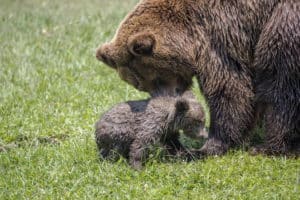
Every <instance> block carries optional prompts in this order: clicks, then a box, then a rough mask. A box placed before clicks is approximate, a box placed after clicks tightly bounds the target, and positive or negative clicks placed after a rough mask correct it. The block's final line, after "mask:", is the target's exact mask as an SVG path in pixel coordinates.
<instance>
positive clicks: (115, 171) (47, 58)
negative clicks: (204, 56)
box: [0, 0, 300, 199]
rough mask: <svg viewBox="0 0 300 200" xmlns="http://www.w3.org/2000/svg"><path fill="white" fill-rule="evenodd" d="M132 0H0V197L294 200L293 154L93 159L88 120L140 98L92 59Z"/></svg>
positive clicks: (298, 183) (299, 176) (299, 163)
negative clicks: (133, 161)
mask: <svg viewBox="0 0 300 200" xmlns="http://www.w3.org/2000/svg"><path fill="white" fill-rule="evenodd" d="M136 2H137V1H136V0H128V1H122V0H112V1H106V0H98V1H96V0H86V1H80V0H51V1H50V0H44V1H39V0H26V1H21V0H1V5H0V44H1V50H0V174H1V175H0V199H299V196H300V160H299V159H288V158H286V157H262V156H255V157H254V156H250V155H248V153H247V152H245V151H242V150H238V151H231V152H229V153H228V154H227V155H226V156H222V157H210V158H208V159H206V160H199V161H195V162H190V163H186V162H184V161H180V160H171V161H164V160H162V159H157V158H156V157H155V156H153V157H152V158H151V159H150V161H149V162H148V163H147V166H146V167H145V169H144V170H142V171H140V172H138V171H134V170H132V169H131V168H130V167H129V166H128V165H127V163H126V162H125V161H123V160H120V161H119V162H117V163H110V162H107V161H99V159H98V157H97V150H96V145H95V142H94V135H93V134H94V123H95V121H96V120H97V119H98V118H99V116H100V115H101V113H103V112H104V111H105V110H107V109H108V108H110V107H111V106H112V105H114V104H116V103H118V102H122V101H126V100H133V99H141V98H145V97H147V94H145V93H141V92H138V91H136V90H135V89H133V88H132V87H131V86H129V85H127V84H125V83H124V82H122V81H120V79H119V78H118V76H117V75H116V73H114V71H113V70H111V69H110V68H108V67H106V66H104V65H103V64H101V63H99V62H97V61H96V59H95V55H94V54H95V49H96V47H97V46H98V45H99V44H100V43H103V42H104V41H108V40H109V39H110V38H112V36H113V34H114V31H115V29H116V28H117V25H118V23H119V22H120V21H121V19H122V18H123V17H124V15H125V14H126V13H127V12H128V10H130V9H131V8H132V7H133V6H134V4H135V3H136ZM195 91H197V92H198V89H197V88H195ZM197 94H198V97H199V100H200V101H201V102H203V98H201V95H200V94H199V92H198V93H197Z"/></svg>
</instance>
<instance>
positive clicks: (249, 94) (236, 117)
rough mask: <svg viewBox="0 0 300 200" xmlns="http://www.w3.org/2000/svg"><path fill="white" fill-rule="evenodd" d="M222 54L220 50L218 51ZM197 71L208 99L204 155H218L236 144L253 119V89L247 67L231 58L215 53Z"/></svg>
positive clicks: (239, 141)
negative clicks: (208, 111)
mask: <svg viewBox="0 0 300 200" xmlns="http://www.w3.org/2000/svg"><path fill="white" fill-rule="evenodd" d="M221 55H223V56H224V54H221ZM207 57H208V58H209V59H208V60H209V62H208V63H206V64H205V65H202V66H205V67H204V69H202V70H201V72H199V73H198V81H199V84H200V86H201V88H202V90H203V91H202V92H203V94H204V96H205V97H206V99H207V101H208V105H209V108H210V114H211V125H210V131H209V136H208V140H207V141H206V143H205V144H204V146H203V147H202V148H201V150H200V153H202V154H204V155H221V154H224V153H225V152H226V151H227V150H228V148H229V147H231V146H235V145H240V144H242V143H243V142H244V140H245V136H246V135H245V133H246V131H248V129H249V128H250V126H251V123H252V121H253V115H254V114H253V112H254V109H253V97H254V93H253V89H252V80H251V76H250V72H249V70H247V67H246V66H242V65H240V64H238V62H235V61H233V60H232V59H229V58H227V59H225V58H221V57H220V56H218V55H217V54H211V55H208V56H207Z"/></svg>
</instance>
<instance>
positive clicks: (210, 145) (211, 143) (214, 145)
mask: <svg viewBox="0 0 300 200" xmlns="http://www.w3.org/2000/svg"><path fill="white" fill-rule="evenodd" d="M228 148H229V145H227V144H225V143H224V142H222V141H221V140H218V139H215V138H210V139H208V140H207V141H206V143H205V144H204V145H203V147H202V148H201V149H200V150H199V153H200V154H202V155H205V156H212V155H223V154H225V153H226V152H227V150H228Z"/></svg>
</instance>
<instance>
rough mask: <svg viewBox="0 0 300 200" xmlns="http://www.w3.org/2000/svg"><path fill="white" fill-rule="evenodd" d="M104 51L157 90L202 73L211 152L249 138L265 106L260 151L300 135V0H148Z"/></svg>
mask: <svg viewBox="0 0 300 200" xmlns="http://www.w3.org/2000/svg"><path fill="white" fill-rule="evenodd" d="M97 58H98V59H99V60H101V61H103V62H105V63H106V64H108V65H109V66H111V67H113V68H114V69H116V70H117V71H118V72H119V74H120V77H121V78H122V79H123V80H125V81H127V82H128V83H130V84H132V85H134V86H135V87H136V88H137V89H139V90H143V91H147V92H149V93H150V94H151V95H153V96H155V95H177V94H180V93H182V92H183V91H185V90H186V89H188V88H189V86H190V85H191V83H192V81H191V80H192V77H193V76H196V77H197V79H198V82H199V84H200V86H201V88H202V90H203V94H204V95H205V97H206V99H207V101H208V104H209V107H210V112H211V127H210V132H209V139H208V140H207V142H206V143H205V145H204V146H203V147H202V149H201V151H202V153H204V154H208V155H214V154H223V153H225V152H226V151H227V150H228V148H229V147H233V146H235V145H239V144H241V143H242V142H243V141H244V140H245V138H247V136H248V134H247V133H248V132H249V130H250V128H251V127H252V126H253V123H254V122H255V121H257V120H256V119H255V118H256V117H255V116H259V115H256V114H255V113H256V111H257V110H259V111H260V112H262V113H263V116H264V119H265V129H266V138H265V144H264V147H263V148H261V149H260V150H263V151H264V152H266V153H286V152H287V151H288V150H289V144H290V143H295V141H291V138H297V136H299V135H300V134H299V128H297V127H299V123H300V117H299V113H300V1H299V0H227V1H225V0H142V1H141V2H140V3H139V4H138V5H137V6H136V7H135V9H134V10H133V11H132V12H131V13H130V14H129V15H128V16H127V17H126V18H125V20H124V21H123V22H122V23H121V25H120V27H119V29H118V31H117V33H116V35H115V37H114V39H113V40H112V41H111V42H110V43H107V44H104V45H102V46H100V47H99V49H98V50H97ZM258 108H259V109H258ZM295 136H296V137H295Z"/></svg>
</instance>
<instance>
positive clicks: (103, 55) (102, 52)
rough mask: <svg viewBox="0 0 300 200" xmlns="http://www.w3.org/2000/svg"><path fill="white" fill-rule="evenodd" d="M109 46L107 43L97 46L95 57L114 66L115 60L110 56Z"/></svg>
mask: <svg viewBox="0 0 300 200" xmlns="http://www.w3.org/2000/svg"><path fill="white" fill-rule="evenodd" d="M109 52H110V51H109V48H108V45H107V44H104V45H102V46H101V47H99V48H98V49H97V51H96V58H97V59H98V60H100V61H102V62H104V63H105V64H107V65H108V66H110V67H113V68H116V67H117V66H116V62H115V61H114V59H113V58H112V56H111V55H110V53H109Z"/></svg>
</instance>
